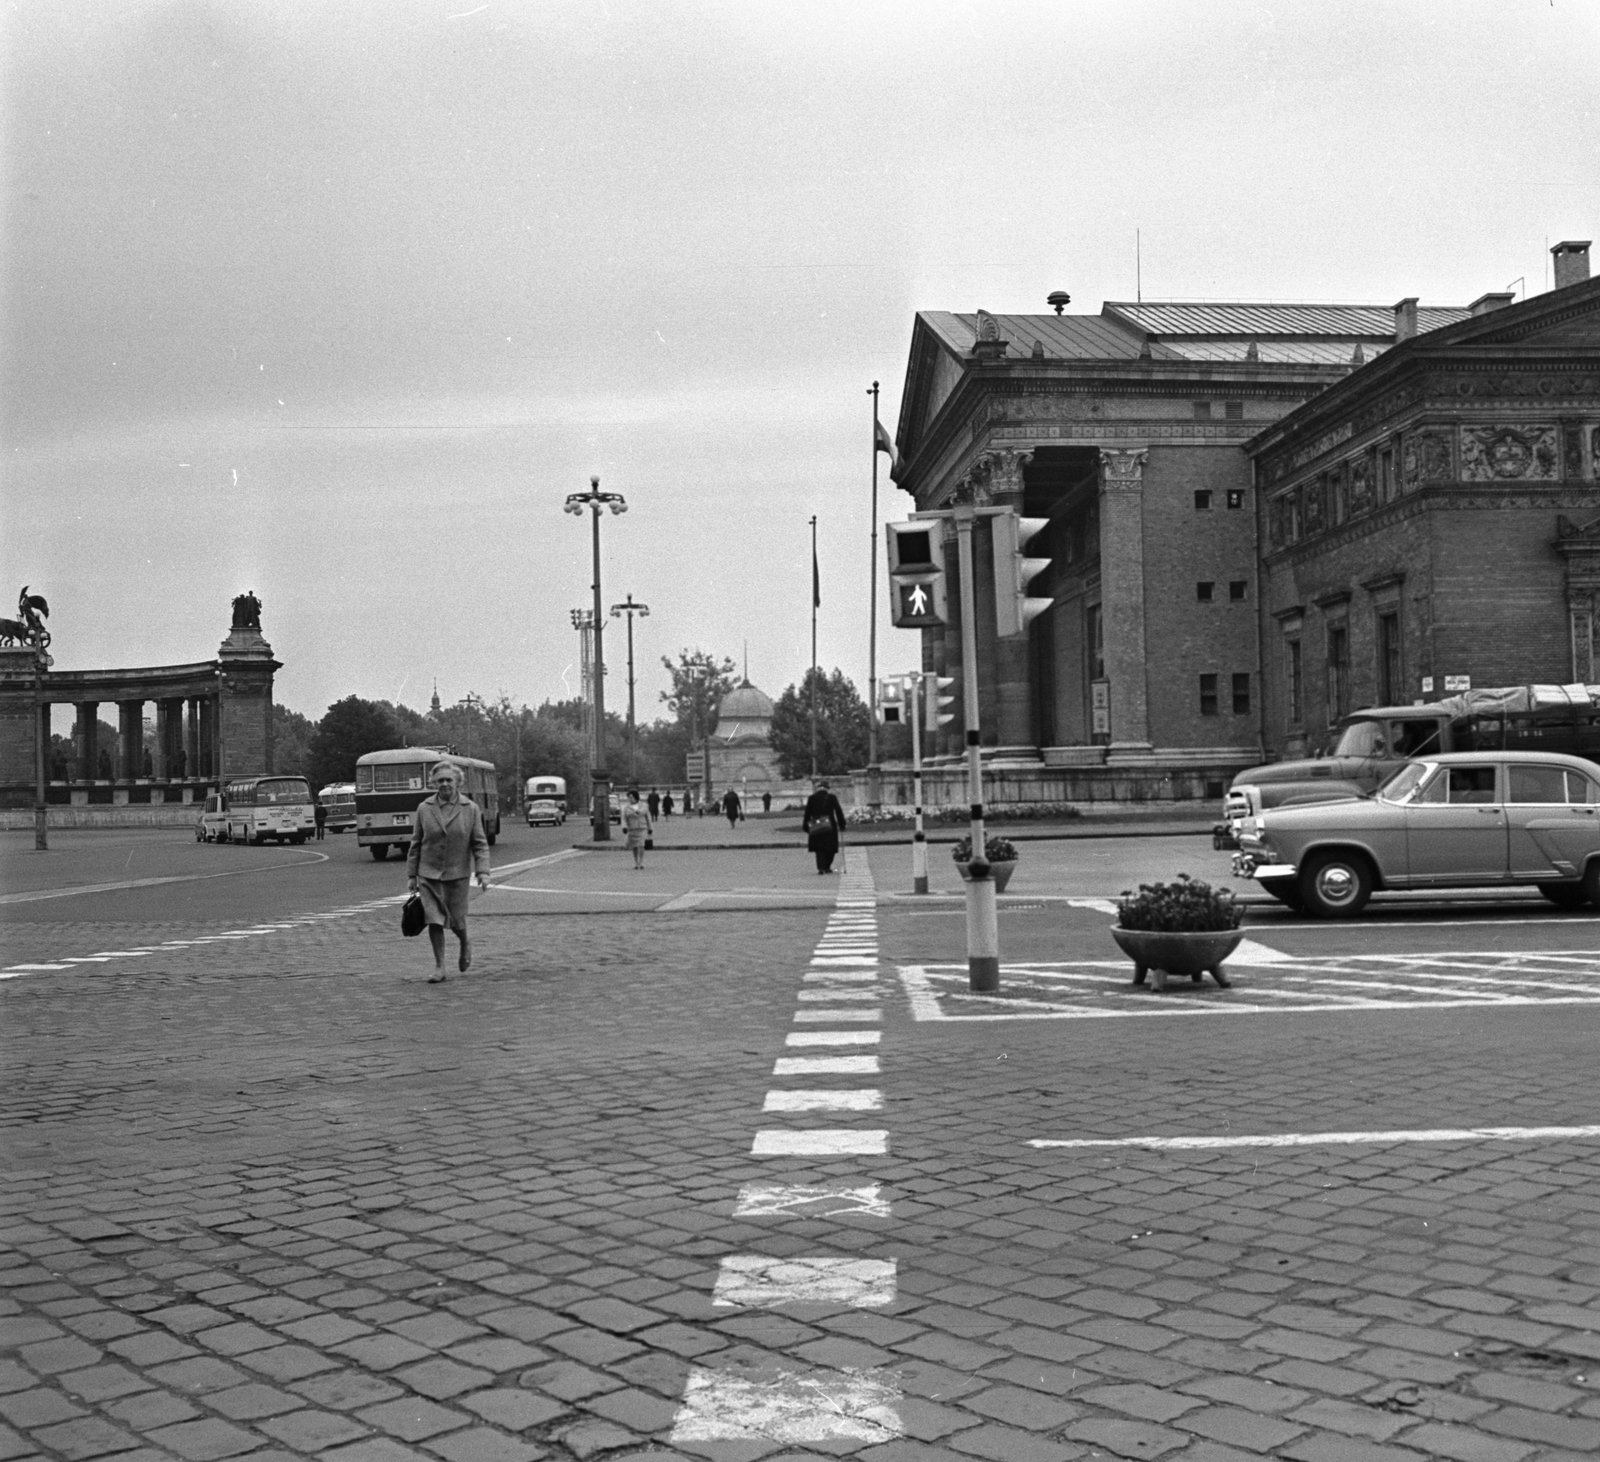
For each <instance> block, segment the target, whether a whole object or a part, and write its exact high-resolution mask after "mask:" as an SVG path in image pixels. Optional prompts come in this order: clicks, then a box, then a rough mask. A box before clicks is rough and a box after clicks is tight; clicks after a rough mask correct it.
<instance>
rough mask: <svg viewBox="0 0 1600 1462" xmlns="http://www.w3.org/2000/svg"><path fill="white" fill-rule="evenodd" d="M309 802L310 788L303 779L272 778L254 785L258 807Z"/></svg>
mask: <svg viewBox="0 0 1600 1462" xmlns="http://www.w3.org/2000/svg"><path fill="white" fill-rule="evenodd" d="M310 800H311V787H310V785H309V784H308V783H307V782H306V780H305V778H304V777H272V778H270V779H268V780H266V781H263V782H258V783H257V784H256V803H257V805H258V806H276V805H281V804H283V803H291V802H309V801H310Z"/></svg>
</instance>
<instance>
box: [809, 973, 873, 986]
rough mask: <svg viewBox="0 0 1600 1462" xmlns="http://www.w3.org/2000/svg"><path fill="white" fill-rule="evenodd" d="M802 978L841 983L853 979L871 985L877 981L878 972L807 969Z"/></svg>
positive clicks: (810, 980)
mask: <svg viewBox="0 0 1600 1462" xmlns="http://www.w3.org/2000/svg"><path fill="white" fill-rule="evenodd" d="M800 978H801V979H803V980H806V981H807V982H812V983H814V982H818V981H823V980H827V981H830V982H832V983H834V984H840V985H843V984H848V983H849V982H851V981H855V982H856V983H858V984H863V985H871V984H873V983H874V982H876V980H877V978H878V972H877V971H876V970H807V971H806V973H805V974H803V975H802V976H801V977H800Z"/></svg>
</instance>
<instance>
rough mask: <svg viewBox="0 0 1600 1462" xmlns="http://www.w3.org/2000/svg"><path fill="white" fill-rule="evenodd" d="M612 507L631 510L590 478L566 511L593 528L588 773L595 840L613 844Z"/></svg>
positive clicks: (616, 494)
mask: <svg viewBox="0 0 1600 1462" xmlns="http://www.w3.org/2000/svg"><path fill="white" fill-rule="evenodd" d="M603 507H604V508H610V509H611V511H612V512H613V513H625V512H627V511H628V504H627V501H626V500H625V499H624V498H623V496H622V494H621V493H620V492H601V491H600V479H599V478H598V477H591V478H590V479H589V491H588V492H571V493H568V494H567V501H566V506H565V508H564V509H563V511H565V512H568V513H571V514H572V515H573V516H574V517H579V518H581V517H582V516H583V510H584V509H585V508H588V509H589V512H590V517H591V519H592V521H593V528H594V765H593V766H592V767H591V768H590V770H589V776H590V780H591V782H592V784H593V787H594V840H595V842H597V843H608V842H610V841H611V775H610V773H609V772H607V770H606V657H605V651H604V649H603V647H602V641H601V638H600V637H601V635H602V633H603V632H604V630H605V622H604V619H603V618H602V616H603V615H604V613H605V611H604V610H603V609H602V608H601V607H600V509H601V508H603Z"/></svg>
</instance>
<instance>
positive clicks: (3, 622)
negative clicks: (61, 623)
mask: <svg viewBox="0 0 1600 1462" xmlns="http://www.w3.org/2000/svg"><path fill="white" fill-rule="evenodd" d="M17 615H18V618H16V619H0V644H7V645H32V646H33V648H34V649H36V650H43V649H46V648H47V647H48V646H49V644H50V631H49V630H47V629H46V628H45V627H44V622H45V620H46V619H47V618H49V615H50V606H49V605H48V604H46V603H45V602H44V595H43V594H30V593H29V592H28V585H26V584H24V585H23V586H22V593H21V594H19V595H18V596H17Z"/></svg>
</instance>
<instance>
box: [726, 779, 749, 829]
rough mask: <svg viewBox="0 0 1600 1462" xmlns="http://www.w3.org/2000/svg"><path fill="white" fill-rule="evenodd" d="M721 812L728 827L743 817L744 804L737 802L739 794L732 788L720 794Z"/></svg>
mask: <svg viewBox="0 0 1600 1462" xmlns="http://www.w3.org/2000/svg"><path fill="white" fill-rule="evenodd" d="M722 810H723V812H724V813H725V814H726V816H727V819H728V826H729V827H732V826H733V825H734V824H735V823H736V822H738V821H739V819H740V818H741V817H743V816H744V804H743V803H742V802H740V801H739V794H738V793H737V792H735V791H734V790H733V788H732V787H729V788H728V790H727V791H726V792H724V793H723V794H722Z"/></svg>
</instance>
